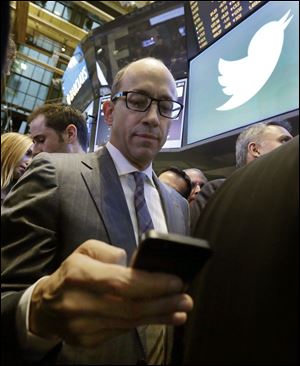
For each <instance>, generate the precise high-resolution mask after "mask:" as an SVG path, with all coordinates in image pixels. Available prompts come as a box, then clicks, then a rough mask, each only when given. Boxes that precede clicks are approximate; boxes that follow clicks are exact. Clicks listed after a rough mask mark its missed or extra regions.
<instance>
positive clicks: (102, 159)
mask: <svg viewBox="0 0 300 366" xmlns="http://www.w3.org/2000/svg"><path fill="white" fill-rule="evenodd" d="M153 178H154V182H155V184H156V186H157V188H158V191H159V194H160V196H161V200H162V203H163V209H164V213H165V216H166V221H167V226H168V230H169V231H170V232H174V233H180V234H188V230H189V211H188V203H187V201H186V200H184V199H183V198H182V197H181V196H180V195H179V194H177V193H176V192H174V190H172V189H170V188H169V187H167V186H166V185H164V184H162V183H161V182H160V181H159V180H158V179H157V177H156V176H155V175H154V177H153ZM1 220H2V225H1V230H2V249H1V251H2V258H1V260H2V263H1V268H2V294H4V296H5V297H4V298H2V312H1V321H2V329H3V330H4V334H5V339H3V338H4V337H2V341H1V344H2V346H3V347H4V356H7V357H8V358H7V361H6V364H8V362H11V363H12V364H14V362H16V360H18V361H19V362H20V363H22V362H25V361H23V360H22V357H21V354H19V353H18V343H17V338H16V325H15V311H16V305H17V303H18V301H19V299H20V296H21V295H22V293H23V290H25V289H26V288H27V287H28V286H29V285H31V284H33V283H34V282H35V281H36V280H37V279H38V278H40V277H41V276H44V275H47V274H51V273H52V272H53V271H55V269H57V268H58V267H59V265H60V263H61V262H62V261H63V260H64V259H65V258H66V257H67V256H68V255H70V254H71V253H72V252H73V251H74V249H76V248H77V246H78V245H80V244H81V243H83V242H84V241H86V240H87V239H97V240H102V241H104V242H107V243H111V244H112V245H115V246H118V247H122V248H124V249H125V250H126V252H127V255H128V260H130V258H131V256H132V253H133V251H134V250H135V248H136V243H135V236H134V230H133V227H132V223H131V219H130V215H129V211H128V208H127V203H126V199H125V196H124V193H123V189H122V186H121V183H120V180H119V178H118V175H117V171H116V169H115V166H114V163H113V161H112V159H111V157H110V155H109V153H108V151H107V150H106V148H102V149H101V150H99V151H97V152H95V153H90V154H46V153H43V154H39V155H38V156H37V157H36V158H35V159H33V161H32V163H31V164H30V167H29V169H28V170H27V171H26V173H25V174H24V175H23V176H22V178H21V179H20V180H19V182H18V183H17V185H16V186H15V187H14V188H13V190H12V191H11V193H10V194H9V196H8V197H7V198H6V201H5V203H4V205H3V207H2V217H1ZM140 336H141V337H143V335H142V334H140V335H138V332H137V331H132V332H131V333H127V334H126V335H122V336H119V337H117V338H115V339H113V340H112V341H108V342H106V343H105V346H103V347H99V349H98V351H97V355H93V356H90V357H87V355H84V353H83V352H81V351H79V352H78V353H77V354H75V353H73V352H69V350H68V349H64V348H63V349H62V350H61V352H60V353H59V354H57V352H54V357H53V360H52V361H51V363H52V362H53V363H61V364H66V363H69V362H73V363H75V364H83V363H90V364H91V363H94V362H97V364H118V363H123V364H135V363H136V362H137V361H138V360H139V359H141V358H143V357H144V350H143V347H142V343H141V342H142V341H143V340H142V339H141V338H140ZM2 354H3V352H2ZM16 355H17V358H16V357H15V356H16ZM10 357H11V359H10ZM10 360H12V361H10ZM95 360H97V361H95ZM48 361H49V359H48Z"/></svg>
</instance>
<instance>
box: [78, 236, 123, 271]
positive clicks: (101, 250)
mask: <svg viewBox="0 0 300 366" xmlns="http://www.w3.org/2000/svg"><path fill="white" fill-rule="evenodd" d="M76 252H77V253H81V254H84V255H87V256H89V257H91V258H93V259H96V260H99V261H102V262H105V263H115V264H119V265H123V266H126V259H127V255H126V252H125V250H124V249H121V248H118V247H114V246H112V245H109V244H106V243H104V242H103V241H99V240H87V241H86V242H84V243H83V244H81V245H80V246H79V247H78V248H77V249H76V250H75V252H74V253H76Z"/></svg>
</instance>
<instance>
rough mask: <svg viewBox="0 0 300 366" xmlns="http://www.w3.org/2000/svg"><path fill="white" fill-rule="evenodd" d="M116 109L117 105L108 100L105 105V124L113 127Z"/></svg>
mask: <svg viewBox="0 0 300 366" xmlns="http://www.w3.org/2000/svg"><path fill="white" fill-rule="evenodd" d="M114 109H115V105H114V103H113V102H112V101H111V100H107V101H105V102H104V103H103V112H104V119H105V122H106V123H107V124H108V125H109V126H111V125H112V123H113V111H114Z"/></svg>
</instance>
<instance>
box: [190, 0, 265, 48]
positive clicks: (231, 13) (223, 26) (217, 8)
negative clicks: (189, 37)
mask: <svg viewBox="0 0 300 366" xmlns="http://www.w3.org/2000/svg"><path fill="white" fill-rule="evenodd" d="M189 3H190V9H191V14H192V19H193V24H194V29H195V32H196V34H197V40H198V47H199V50H200V51H202V50H203V49H204V48H206V47H208V46H210V45H211V44H212V43H213V42H214V41H215V40H217V39H218V38H220V37H222V35H224V34H225V33H226V32H228V31H229V30H230V29H231V28H233V27H234V26H235V25H237V24H238V23H240V22H241V21H243V20H244V19H245V18H246V17H247V16H248V15H250V14H251V13H252V12H254V11H256V10H257V9H258V8H259V7H260V6H262V5H264V4H265V3H266V1H189Z"/></svg>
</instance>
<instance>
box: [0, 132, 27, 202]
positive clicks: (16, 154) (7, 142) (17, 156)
mask: <svg viewBox="0 0 300 366" xmlns="http://www.w3.org/2000/svg"><path fill="white" fill-rule="evenodd" d="M32 146H33V143H32V140H31V138H30V137H29V136H26V135H22V134H20V133H17V132H8V133H5V134H3V135H1V205H2V202H3V200H4V198H5V197H6V195H7V193H8V192H9V191H10V190H11V188H12V186H13V185H14V184H15V183H16V181H17V180H18V179H19V178H20V177H21V175H23V173H24V171H25V169H26V167H27V165H28V164H29V163H30V161H31V158H32Z"/></svg>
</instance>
